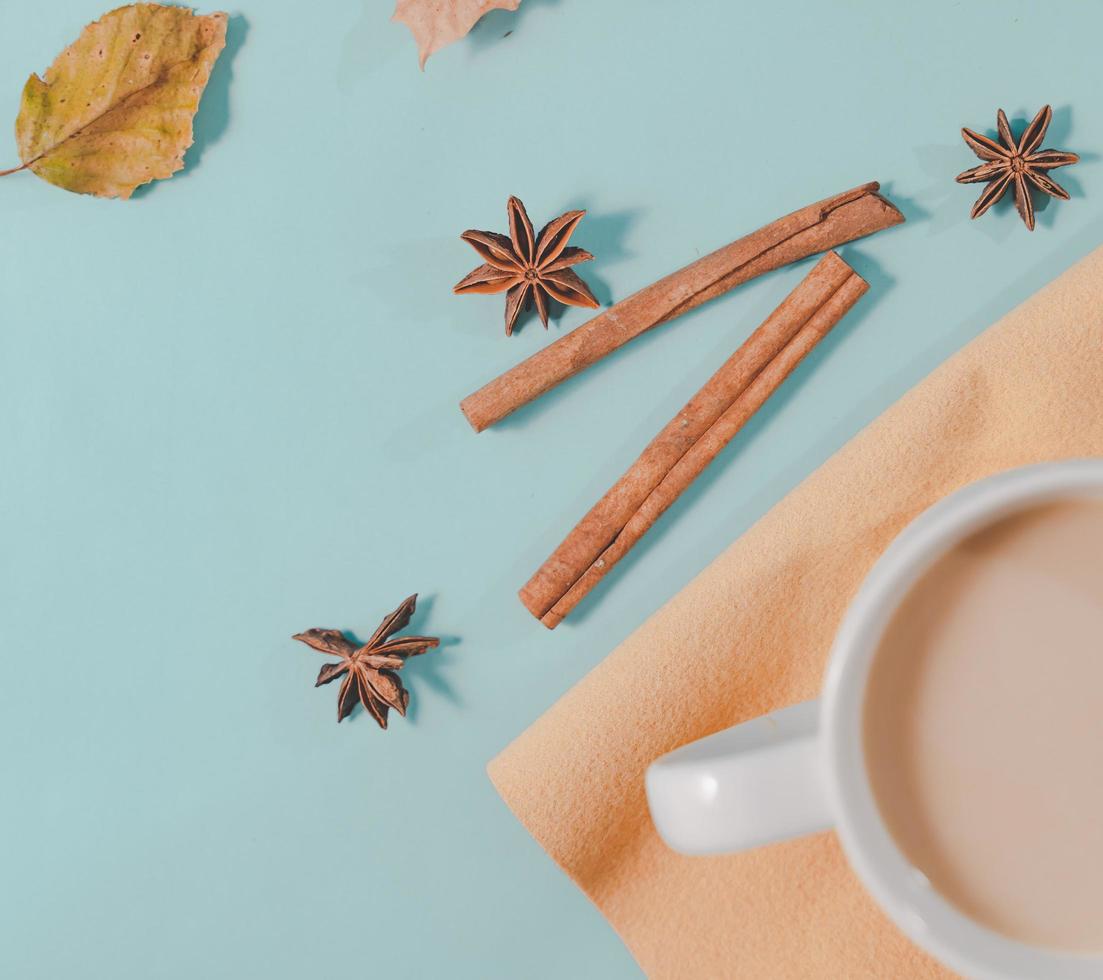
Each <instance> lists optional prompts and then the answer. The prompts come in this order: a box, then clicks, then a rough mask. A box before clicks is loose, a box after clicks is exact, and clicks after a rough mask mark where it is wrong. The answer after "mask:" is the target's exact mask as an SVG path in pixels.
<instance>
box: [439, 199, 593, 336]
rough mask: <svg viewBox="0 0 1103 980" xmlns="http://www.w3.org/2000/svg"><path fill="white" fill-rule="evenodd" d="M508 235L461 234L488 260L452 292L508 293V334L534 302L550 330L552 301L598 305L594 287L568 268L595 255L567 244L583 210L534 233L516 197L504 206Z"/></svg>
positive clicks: (542, 321) (480, 232)
mask: <svg viewBox="0 0 1103 980" xmlns="http://www.w3.org/2000/svg"><path fill="white" fill-rule="evenodd" d="M506 213H507V214H508V215H509V237H508V238H507V237H506V236H505V235H499V234H498V233H497V232H493V231H465V232H464V233H463V234H462V235H460V238H462V239H463V240H464V241H465V242H467V243H468V244H469V245H470V246H471V247H472V248H473V249H474V250H475V251H476V252H478V253H479V255H480V256H482V258H483V260H484V264H483V265H480V266H479V267H478V268H477V269H474V270H472V271H471V272H469V273H468V274H467V275H466V276H464V277H463V278H462V279H461V280H460V281H459V282H458V283H456V285H455V286H453V287H452V292H454V293H458V294H463V293H505V294H506V336H507V337H509V336H511V335H512V334H513V326H514V324H515V323H516V322H517V317H518V316H519V315H520V313H521V310H523V309H527V308H528V306H529V304H530V303H535V304H536V312H537V313H538V314H540V322H541V323H543V324H544V329H545V330H547V329H548V299H549V298H550V299H555V300H558V301H559V302H560V303H564V304H566V305H567V306H586V307H589V308H590V309H595V308H596V307H597V306H598V305H599V304H598V301H597V298H596V297H595V296H594V294H593V293H592V292H590V287H589V286H587V285H586V283H585V282H583V280H582V279H581V277H579V276H578V275H576V274H575V272H574V271H573V270H572V269H571V268H570V266H572V265H577V264H578V263H579V262H589V261H590V259H592V258H593V256H592V255H591V254H590V253H589V252H587V251H586V250H585V249H584V248H574V247H569V246H568V245H567V242H568V241H569V240H570V237H571V235H572V234H574V230H575V228H577V227H578V223H579V222H580V221H581V220H582V217H583V215H585V214H586V212H585V211H568V212H567V213H566V214H561V215H560V216H559V217H558V218H556V219H555V220H554V221H549V222H548V223H547V224H546V225H544V227H543V228H541V229H540V234H539V235H536V234H533V230H532V222H531V221H529V216H528V212H527V211H526V210H525V206H524V205H523V204H522V203H521V202H520V200H518V199H517V198H516V197H511V198H510V199H509V201H508V202H507V204H506Z"/></svg>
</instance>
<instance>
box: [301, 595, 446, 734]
mask: <svg viewBox="0 0 1103 980" xmlns="http://www.w3.org/2000/svg"><path fill="white" fill-rule="evenodd" d="M416 607H417V595H416V593H415V594H414V595H412V596H410V597H409V598H408V599H406V600H405V601H404V602H403V603H402V605H400V606H399V607H398V608H397V609H396V610H395V611H394V612H393V613H391V614H390V615H389V616H387V617H386V618H385V619H384V620H383V622H382V623H380V624H379V628H378V629H377V630H376V631H375V632H374V633H372V635H371V639H370V640H368V642H367V643H365V644H363V645H362V646H357V645H356V644H355V643H353V642H352V641H351V640H350V639H348V637H346V636H345V634H344V633H342V632H341V631H340V630H327V629H312V630H307V631H306V632H305V633H296V634H295V635H294V636H293V637H292V639H294V640H299V641H301V642H303V643H305V644H306V645H307V646H310V647H313V648H314V649H315V650H317V651H318V652H319V653H325V654H329V655H331V656H334V657H340V658H341V660H340V662H338V663H335V664H326V665H325V666H324V667H323V668H322V669H321V671H320V672H319V673H318V680H317V681H316V682H315V684H314V686H315V687H320V686H321V685H322V684H328V683H329V682H330V681H332V680H336V679H337V678H338V677H340V676H342V675H344V678H345V679H344V680H343V681H342V682H341V690H340V692H339V693H338V695H337V720H338V721H341V719H343V718H347V717H348V716H349V714H351V712H352V709H353V708H355V707H356V702H357V701H359V702H360V703H361V704H362V705H363V706H364V710H366V711H367V712H368V713H369V714H370V715H371V716H372V717H373V718H374V719H375V720H376V721H377V722H378V723H379V727H380V728H386V727H387V713H388V712H389V710H390V709H391V708H394V710H395V711H397V712H398V713H399V714H400V715H403V716H405V714H406V706H407V705H408V704H409V703H410V692H409V691H407V690H406V688H404V687H403V686H402V681H400V680H399V679H398V674H396V673H395V671H396V670H401V669H402V666H403V665H404V664H405V663H406V658H407V657H416V656H417V655H418V654H419V653H425V651H426V650H431V649H432V648H433V647H435V646H438V645H439V644H440V640H439V639H437V637H435V636H397V637H395V636H393V634H395V633H397V632H398V631H399V630H402V629H405V628H406V627H407V626H408V625H409V623H410V617H411V616H413V614H414V609H415V608H416ZM392 637H393V638H392Z"/></svg>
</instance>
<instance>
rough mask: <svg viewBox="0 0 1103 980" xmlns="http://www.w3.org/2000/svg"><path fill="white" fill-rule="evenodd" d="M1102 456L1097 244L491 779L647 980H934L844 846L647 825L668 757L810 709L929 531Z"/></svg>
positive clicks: (799, 492)
mask: <svg viewBox="0 0 1103 980" xmlns="http://www.w3.org/2000/svg"><path fill="white" fill-rule="evenodd" d="M1072 456H1103V249H1100V250H1097V251H1096V252H1094V253H1093V254H1091V255H1089V256H1088V257H1087V258H1086V259H1084V260H1083V261H1081V262H1080V263H1079V264H1077V265H1076V266H1074V267H1073V268H1072V269H1070V270H1069V271H1067V272H1066V273H1064V274H1063V275H1062V276H1061V277H1060V278H1058V279H1057V280H1055V281H1054V282H1052V283H1051V284H1050V285H1049V286H1047V287H1046V288H1045V289H1043V290H1042V291H1041V292H1039V293H1038V294H1036V295H1035V296H1034V297H1032V298H1031V299H1030V300H1028V301H1027V302H1026V303H1024V304H1023V305H1022V306H1021V307H1019V308H1018V309H1016V310H1015V311H1014V312H1012V313H1010V314H1009V315H1008V316H1006V317H1004V318H1003V319H1002V320H1001V321H1000V322H999V323H997V324H996V325H995V326H993V327H992V328H991V329H989V330H988V331H987V332H986V333H985V334H983V335H982V336H981V337H979V338H978V339H977V340H975V341H974V342H973V343H971V344H970V345H969V346H968V347H966V348H965V349H964V350H962V351H960V352H959V353H958V354H957V355H955V356H954V357H953V358H951V359H950V360H949V361H947V362H946V363H945V364H943V365H942V367H940V368H939V369H938V370H936V371H935V372H934V373H933V374H932V375H930V377H928V378H927V379H926V380H925V381H923V382H922V383H921V384H920V385H919V386H918V387H916V388H915V389H914V390H913V391H911V392H910V393H909V394H908V395H906V396H905V397H904V398H903V399H901V400H900V401H899V402H898V403H897V404H896V405H895V406H893V407H892V408H891V409H889V411H887V412H886V413H885V414H884V415H882V416H881V417H880V418H879V419H878V420H877V421H876V422H874V423H873V424H872V425H870V426H869V427H868V428H867V429H866V430H865V431H863V432H862V433H861V434H860V435H858V436H857V437H856V438H855V439H854V440H852V441H851V442H850V443H849V444H848V445H847V446H846V447H844V448H843V449H842V450H841V451H840V452H839V453H837V454H836V455H835V456H834V457H832V459H830V460H829V461H828V462H827V463H826V464H825V465H824V466H822V467H821V468H820V469H819V470H818V471H817V472H815V473H814V474H813V475H812V476H810V477H809V478H808V479H807V480H806V481H805V482H804V483H803V484H801V485H800V486H799V487H798V488H797V489H796V490H794V491H793V492H792V493H791V494H789V496H788V497H786V498H785V499H784V500H783V501H782V502H781V503H779V504H778V505H777V506H776V507H774V509H773V510H771V511H770V512H769V513H768V514H767V515H766V516H765V517H763V518H762V519H761V520H760V521H759V522H758V523H757V524H756V525H755V526H754V527H752V528H751V529H750V530H749V531H748V532H747V533H746V534H744V535H743V537H742V538H740V539H739V540H737V541H736V542H735V543H734V544H733V545H732V546H731V547H730V548H728V550H727V551H726V552H725V553H724V554H723V555H721V556H720V557H719V558H718V559H717V560H716V561H715V562H713V563H712V565H711V566H709V568H707V569H706V570H705V571H704V572H702V573H701V575H699V576H698V577H697V578H696V579H695V580H694V581H693V582H692V583H690V585H688V586H687V587H686V588H685V589H684V590H683V591H682V592H681V593H680V594H679V595H678V596H676V597H675V598H674V599H673V600H672V601H671V602H669V603H668V604H667V605H666V606H665V607H664V608H663V609H661V610H660V611H659V612H657V613H656V614H655V615H653V616H652V617H651V618H650V619H649V620H648V621H647V622H646V623H644V625H643V626H641V627H640V628H639V629H638V630H637V631H636V632H635V633H634V634H633V635H632V636H630V637H629V638H628V639H627V640H626V641H625V642H624V643H623V644H621V646H620V647H618V648H617V649H616V650H615V651H613V653H612V654H611V655H610V656H609V657H607V658H606V659H605V661H604V662H603V663H601V664H600V665H599V666H598V667H597V668H596V669H595V670H594V671H593V672H592V673H590V674H589V675H588V676H587V677H586V678H585V679H584V680H582V682H581V683H579V684H578V685H577V686H576V687H574V688H573V689H572V690H571V691H570V692H569V693H568V694H567V695H566V696H565V697H563V698H562V700H560V701H559V703H558V704H556V705H555V706H554V707H553V708H552V709H551V710H550V711H549V712H548V713H547V714H546V715H544V717H542V718H541V719H540V720H539V721H537V722H536V724H534V725H533V726H532V727H531V728H530V729H529V730H528V731H526V732H525V733H524V734H523V735H522V736H521V737H520V738H518V739H517V740H516V741H515V742H514V743H513V744H512V745H510V746H509V747H508V748H507V749H506V750H505V751H504V752H503V753H502V754H501V755H500V756H498V758H496V759H495V760H494V761H493V762H492V763H491V764H490V767H489V771H490V776H491V779H492V780H493V781H494V785H495V786H496V787H497V789H498V792H499V793H501V795H502V797H503V798H504V799H505V801H506V802H507V803H508V804H509V806H510V807H511V808H512V809H513V811H514V812H515V813H516V815H517V817H518V818H519V819H520V820H521V822H522V823H523V824H524V825H525V826H526V827H527V828H528V829H529V831H530V832H531V833H532V834H533V836H534V837H535V838H536V839H537V841H539V842H540V844H541V845H542V846H543V847H544V848H545V849H546V850H547V851H548V853H549V854H550V855H551V856H552V857H553V858H554V859H555V860H556V861H557V862H558V863H559V864H560V865H562V867H563V868H564V870H566V872H567V873H568V874H569V875H570V876H571V877H572V878H573V879H574V880H575V882H577V884H578V885H579V887H581V888H582V889H583V890H584V891H585V892H586V894H587V895H589V896H590V898H591V899H592V900H593V901H594V903H595V904H596V905H597V906H598V908H600V909H601V911H602V912H603V913H604V914H605V915H606V917H607V918H608V919H609V921H610V922H611V923H612V925H613V926H614V928H616V930H617V931H618V932H619V933H620V935H621V937H622V938H623V939H624V941H625V943H627V945H628V947H629V949H631V951H632V953H633V954H634V955H635V957H636V959H637V960H638V961H639V963H640V965H641V966H642V967H643V969H644V971H645V972H646V973H647V974H648V975H649V976H650V977H656V978H660V977H679V978H707V980H714V978H723V977H738V978H748V980H784V978H796V977H801V978H815V980H828V978H830V980H834V978H844V977H846V978H848V977H854V978H867V977H878V978H879V977H886V978H888V977H892V978H898V977H899V978H913V977H920V978H921V977H942V976H949V974H948V973H947V972H946V971H945V970H943V969H942V968H941V967H939V966H938V965H937V964H935V963H934V962H933V961H932V960H931V959H930V958H928V957H927V956H926V955H925V954H923V953H922V952H920V951H919V950H918V949H916V948H915V947H914V946H912V945H911V943H910V942H909V941H908V940H907V939H905V938H904V937H903V936H902V935H901V934H900V933H899V932H897V930H896V929H895V928H894V927H893V926H892V925H891V924H890V923H889V922H888V921H887V920H886V919H885V917H884V916H883V915H882V914H881V912H880V911H879V910H878V909H877V908H876V907H875V906H874V904H873V902H872V901H871V900H870V899H869V898H868V897H867V895H866V893H865V891H864V890H863V888H862V886H861V885H860V884H859V882H858V881H857V879H856V878H855V877H854V875H853V874H852V872H851V871H850V869H849V868H848V866H847V864H846V861H845V859H844V858H843V855H842V853H841V851H840V848H839V846H838V843H837V841H836V839H835V837H834V835H833V834H830V833H826V834H820V835H817V836H815V837H811V838H805V839H803V840H797V841H793V842H788V843H784V844H777V845H774V846H771V847H766V848H760V849H758V850H756V851H751V852H748V853H744V854H739V855H732V856H727V857H716V858H687V857H682V856H680V855H678V854H675V853H674V852H672V851H670V850H668V849H667V848H666V847H665V846H664V845H663V843H662V842H661V841H660V840H659V838H658V836H657V835H656V833H655V830H654V829H653V827H652V825H651V821H650V819H649V817H648V813H647V805H646V802H645V799H644V788H643V774H644V770H645V769H646V767H647V765H648V763H650V762H651V761H652V760H653V759H655V758H656V757H657V756H659V755H662V754H663V753H664V752H667V751H669V750H670V749H673V748H675V747H676V746H678V745H682V744H684V743H685V742H689V741H691V740H693V739H696V738H700V737H701V736H703V735H707V734H709V733H710V732H714V731H717V730H718V729H721V728H724V727H726V726H728V725H733V724H736V723H738V722H741V721H744V720H746V719H748V718H752V717H754V716H756V715H759V714H762V713H763V712H767V711H771V710H774V709H776V708H779V707H782V706H784V705H787V704H791V703H793V702H796V701H801V700H803V699H805V698H811V697H814V696H816V694H817V693H818V690H819V687H820V681H821V676H822V672H823V668H824V664H825V661H826V657H827V654H828V650H829V647H830V644H831V641H832V637H833V634H834V632H835V629H836V626H837V625H838V623H839V620H840V618H841V616H842V614H843V610H844V609H845V607H846V605H847V603H848V601H849V600H850V598H851V596H852V595H853V594H854V592H855V590H856V589H857V587H858V585H859V583H860V582H861V580H862V578H863V577H864V576H865V574H866V572H867V571H868V570H869V568H870V566H871V565H872V564H873V562H874V560H875V559H876V558H877V557H878V556H879V555H880V554H881V552H882V550H883V549H884V548H885V546H886V545H887V544H888V543H889V541H890V540H891V539H892V538H893V537H894V536H895V535H896V533H897V532H898V531H899V530H900V529H901V528H903V526H904V525H905V524H907V523H908V521H910V520H911V519H912V518H913V517H914V516H915V515H916V514H918V513H919V512H920V511H922V510H924V509H925V508H926V507H928V506H929V505H930V504H932V503H934V502H935V501H936V500H938V499H939V498H940V497H943V496H945V495H946V494H947V493H949V492H950V491H952V490H955V489H957V488H958V487H960V486H962V485H963V484H966V483H970V482H972V481H974V480H977V479H979V478H981V477H984V476H987V475H989V474H991V473H995V472H997V471H999V470H1003V469H1007V468H1009V467H1013V466H1019V465H1021V464H1025V463H1032V462H1037V461H1040V460H1047V459H1060V458H1065V457H1072Z"/></svg>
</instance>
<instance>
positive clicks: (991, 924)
mask: <svg viewBox="0 0 1103 980" xmlns="http://www.w3.org/2000/svg"><path fill="white" fill-rule="evenodd" d="M862 726H863V727H862V731H863V745H864V753H865V759H866V768H867V770H868V775H869V780H870V784H871V786H872V790H873V795H874V797H875V799H876V803H877V807H878V809H879V810H880V813H881V816H882V818H883V821H884V823H885V825H886V826H887V828H888V830H889V832H890V833H891V835H892V837H893V838H894V839H895V841H896V843H897V845H898V846H899V848H900V849H901V850H902V851H903V852H904V854H905V855H906V857H907V858H908V860H909V861H910V862H911V863H912V864H913V865H914V866H915V867H916V868H917V869H919V871H920V872H922V873H923V874H924V875H925V876H926V877H927V878H928V879H929V881H930V883H931V885H932V886H933V887H934V888H935V890H937V891H938V892H939V893H940V894H941V895H942V896H943V897H944V898H945V899H946V900H947V901H949V902H950V903H951V904H952V905H954V906H956V907H957V908H958V909H959V910H960V911H961V912H963V913H965V914H966V915H967V916H969V917H970V918H971V919H973V920H975V921H976V922H978V923H980V924H982V925H984V926H987V927H988V928H990V929H993V930H995V931H996V932H999V933H1001V934H1003V935H1005V936H1008V937H1010V938H1012V939H1016V940H1019V941H1020V942H1023V943H1027V944H1031V945H1034V946H1042V947H1049V948H1056V949H1063V950H1067V951H1077V952H1079V951H1083V952H1099V951H1103V500H1099V499H1085V498H1080V499H1075V498H1070V499H1068V500H1062V501H1054V502H1050V503H1045V504H1038V505H1035V506H1031V507H1029V508H1027V509H1026V510H1023V511H1021V512H1018V513H1015V514H1012V515H1011V516H1007V517H1003V518H1001V519H999V520H998V521H996V523H994V524H992V525H990V526H988V527H986V528H984V529H982V530H980V531H978V532H974V533H973V534H971V535H970V536H969V537H967V538H965V539H964V540H963V541H961V542H959V543H958V544H956V545H955V546H953V547H952V548H950V550H949V551H948V552H947V553H946V554H944V555H943V556H942V557H941V558H939V559H937V560H936V561H935V563H934V564H933V565H932V566H931V567H930V568H929V569H927V570H926V572H924V573H923V574H922V575H921V576H920V577H919V578H918V579H917V580H916V581H915V583H914V584H913V585H912V586H911V588H910V589H909V590H908V592H907V594H906V595H905V597H904V598H903V600H902V602H901V603H900V604H899V606H898V607H897V608H896V610H895V612H894V613H893V615H892V618H891V620H890V621H889V625H888V627H887V629H886V630H885V632H884V634H883V636H882V638H881V640H880V642H879V644H878V646H877V650H876V654H875V656H874V659H873V663H872V668H871V672H870V675H869V681H868V685H867V687H866V694H865V702H864V708H863V718H862Z"/></svg>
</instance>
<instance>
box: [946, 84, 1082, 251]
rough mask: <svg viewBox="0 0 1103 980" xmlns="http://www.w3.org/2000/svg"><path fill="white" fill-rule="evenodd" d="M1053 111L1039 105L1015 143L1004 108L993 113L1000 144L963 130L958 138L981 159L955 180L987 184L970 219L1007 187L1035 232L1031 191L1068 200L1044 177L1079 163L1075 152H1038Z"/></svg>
mask: <svg viewBox="0 0 1103 980" xmlns="http://www.w3.org/2000/svg"><path fill="white" fill-rule="evenodd" d="M1052 118H1053V110H1052V109H1050V107H1049V106H1048V105H1047V106H1042V108H1041V109H1039V110H1038V115H1036V116H1035V117H1034V118H1033V119H1032V120H1031V121H1030V125H1029V126H1027V127H1026V129H1024V130H1023V133H1022V136H1020V137H1019V139H1018V142H1016V141H1015V137H1014V136H1013V135H1012V133H1011V124H1010V123H1009V122H1008V121H1007V115H1006V114H1005V113H1004V111H1003V109H1000V110H999V112H997V113H996V130H997V132H998V133H999V142H997V141H996V140H993V139H989V138H988V137H987V136H982V135H981V134H980V133H974V132H973V130H971V129H962V131H961V137H962V139H964V140H965V142H966V143H967V144H968V145H969V149H971V150H972V151H973V152H974V153H975V154H976V155H977V156H978V157H980V158H981V160H983V161H984V163H982V164H981V165H980V166H979V167H973V168H972V169H971V170H966V171H965V173H962V174H958V175H957V177H956V178H955V179H956V180H957V182H958V183H959V184H975V183H979V182H981V181H987V182H988V186H987V187H986V188H985V189H984V192H983V193H982V194H981V196H980V197H978V198H977V201H976V204H974V205H973V210H972V212H970V214H969V217H970V218H979V217H980V216H981V215H982V214H984V212H985V211H987V210H988V209H989V208H990V207H992V205H993V204H995V203H996V202H997V201H998V200H999V199H1000V198H1001V197H1003V195H1004V194H1005V193H1006V191H1007V188H1009V187H1011V186H1014V188H1015V207H1016V208H1018V210H1019V216H1020V217H1021V218H1022V219H1023V222H1024V223H1025V224H1026V226H1027V228H1029V229H1030V230H1031V231H1033V230H1034V202H1033V201H1032V200H1031V198H1030V188H1031V187H1035V188H1037V189H1038V190H1040V191H1042V192H1043V193H1045V194H1049V195H1050V196H1051V197H1059V198H1061V199H1062V200H1065V201H1067V200H1068V199H1069V192H1068V191H1066V190H1065V189H1064V188H1063V187H1062V186H1061V185H1060V184H1058V183H1057V181H1055V180H1053V179H1052V178H1051V177H1049V176H1047V174H1048V172H1049V171H1050V170H1056V169H1057V168H1058V167H1067V166H1069V165H1070V164H1073V163H1076V162H1078V161H1079V159H1080V157H1078V156H1077V155H1076V154H1075V153H1069V152H1067V151H1065V150H1039V149H1038V147H1039V146H1041V145H1042V140H1044V139H1045V136H1046V130H1047V129H1048V128H1049V122H1050V120H1051V119H1052Z"/></svg>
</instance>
